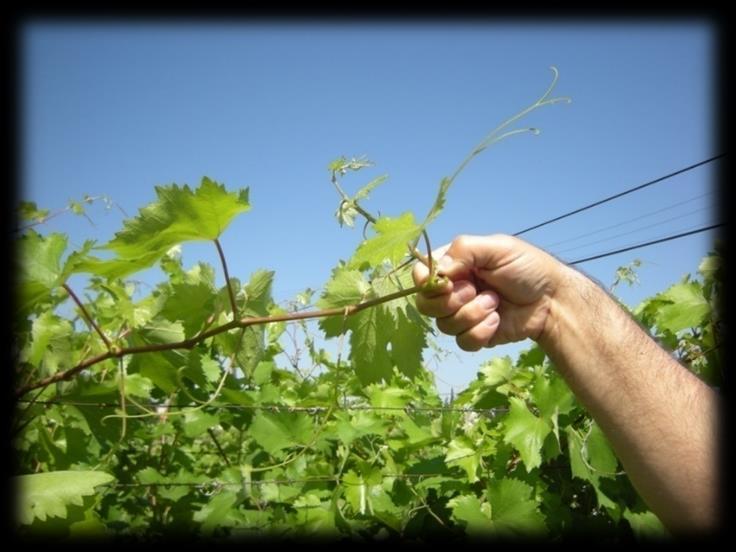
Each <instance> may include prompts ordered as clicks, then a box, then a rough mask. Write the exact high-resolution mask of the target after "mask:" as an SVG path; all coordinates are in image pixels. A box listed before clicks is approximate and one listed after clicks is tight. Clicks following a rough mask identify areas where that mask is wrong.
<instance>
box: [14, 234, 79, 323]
mask: <svg viewBox="0 0 736 552" xmlns="http://www.w3.org/2000/svg"><path fill="white" fill-rule="evenodd" d="M66 246H67V237H66V236H65V235H63V234H58V233H53V234H49V235H47V236H42V235H41V234H39V233H38V232H35V231H34V230H29V231H28V232H27V233H25V234H24V235H23V236H22V237H21V239H20V240H19V241H18V252H19V254H18V256H17V258H16V262H17V263H18V264H19V266H18V271H19V274H20V278H19V280H18V286H19V296H20V297H19V301H18V308H19V310H20V311H21V312H26V311H28V310H30V309H32V308H33V306H34V305H35V304H37V303H38V302H39V301H40V300H41V299H43V298H44V297H45V296H47V295H48V294H49V293H50V291H51V290H52V289H53V288H55V287H56V286H59V285H61V284H62V283H63V282H62V281H61V275H62V267H61V256H62V255H63V253H64V250H65V249H66Z"/></svg>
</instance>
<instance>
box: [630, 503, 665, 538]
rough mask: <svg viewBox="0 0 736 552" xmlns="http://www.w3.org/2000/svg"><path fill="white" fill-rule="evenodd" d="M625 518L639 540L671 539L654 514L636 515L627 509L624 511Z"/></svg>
mask: <svg viewBox="0 0 736 552" xmlns="http://www.w3.org/2000/svg"><path fill="white" fill-rule="evenodd" d="M624 518H625V519H626V521H628V522H629V525H631V530H632V531H633V532H634V535H636V537H637V538H639V539H646V538H652V537H655V538H668V537H670V535H669V533H668V532H667V530H666V529H665V527H664V525H662V522H661V521H659V518H658V517H657V516H655V515H654V514H653V513H652V512H638V513H634V512H632V511H631V510H629V509H628V508H627V509H626V510H625V511H624Z"/></svg>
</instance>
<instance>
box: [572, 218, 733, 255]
mask: <svg viewBox="0 0 736 552" xmlns="http://www.w3.org/2000/svg"><path fill="white" fill-rule="evenodd" d="M725 225H726V223H725V222H720V223H718V224H711V225H710V226H705V227H703V228H696V229H695V230H690V231H689V232H682V233H680V234H675V235H673V236H667V237H665V238H660V239H658V240H652V241H648V242H645V243H640V244H637V245H632V246H629V247H624V248H623V249H616V250H615V251H608V252H607V253H601V254H600V255H593V256H592V257H586V258H584V259H578V260H577V261H573V262H571V263H567V264H570V265H574V264H580V263H584V262H587V261H593V260H595V259H602V258H603V257H610V256H611V255H616V254H618V253H624V252H626V251H632V250H634V249H640V248H642V247H647V246H649V245H654V244H656V243H662V242H666V241H670V240H676V239H678V238H684V237H685V236H691V235H693V234H699V233H700V232H705V231H707V230H712V229H713V228H718V227H719V226H725Z"/></svg>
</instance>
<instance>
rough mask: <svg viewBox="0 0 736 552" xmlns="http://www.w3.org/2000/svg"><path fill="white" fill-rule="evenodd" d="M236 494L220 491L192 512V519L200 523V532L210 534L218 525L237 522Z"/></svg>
mask: <svg viewBox="0 0 736 552" xmlns="http://www.w3.org/2000/svg"><path fill="white" fill-rule="evenodd" d="M237 502H238V494H237V493H236V492H233V491H221V492H219V493H218V494H216V495H215V496H213V497H212V499H210V500H209V501H208V502H207V503H206V504H205V505H204V506H202V508H201V509H200V510H199V511H197V512H194V515H193V516H192V519H194V521H198V522H200V523H201V524H202V532H203V533H204V534H210V533H212V531H214V530H215V528H217V527H219V526H231V525H233V524H235V523H237V519H236V518H235V513H236V512H237V510H236V508H235V504H236V503H237Z"/></svg>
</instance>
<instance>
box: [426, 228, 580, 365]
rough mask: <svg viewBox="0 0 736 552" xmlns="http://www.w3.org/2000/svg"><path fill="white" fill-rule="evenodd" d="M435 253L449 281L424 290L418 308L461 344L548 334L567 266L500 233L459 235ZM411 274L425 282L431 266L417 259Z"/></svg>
mask: <svg viewBox="0 0 736 552" xmlns="http://www.w3.org/2000/svg"><path fill="white" fill-rule="evenodd" d="M433 258H435V259H438V261H437V267H438V269H439V274H440V275H443V276H446V278H447V281H446V282H445V283H444V284H441V285H439V286H436V287H433V289H431V290H429V289H428V290H425V291H423V292H421V293H419V294H418V295H417V298H416V302H417V308H418V309H419V311H420V312H422V313H423V314H426V315H428V316H431V317H434V318H436V319H437V327H438V328H439V330H440V331H442V332H443V333H446V334H448V335H454V336H455V340H456V341H457V344H458V346H459V347H460V348H461V349H463V350H465V351H477V350H479V349H481V348H482V347H492V346H494V345H500V344H503V343H510V342H513V341H521V340H523V339H526V338H528V337H530V338H532V339H534V340H537V341H538V340H540V339H541V338H542V337H543V334H544V332H545V330H546V328H547V326H548V324H549V322H550V311H551V309H552V299H553V297H554V295H555V291H556V290H557V289H558V287H559V286H560V282H561V279H562V270H563V269H564V267H565V265H563V264H562V263H560V262H559V261H558V260H557V259H555V258H554V257H552V256H551V255H549V254H548V253H545V252H544V251H542V250H541V249H538V248H536V247H534V246H532V245H530V244H528V243H526V242H524V241H522V240H520V239H518V238H514V237H512V236H507V235H501V234H496V235H492V236H459V237H457V238H455V240H453V242H452V243H450V244H449V245H446V246H444V247H441V248H440V249H438V250H437V251H436V252H433ZM412 275H413V277H414V281H415V283H416V284H417V285H422V284H423V283H424V282H425V281H426V280H427V277H428V276H429V269H428V268H427V267H426V266H425V265H423V264H421V263H417V265H416V266H415V267H414V272H413V274H412Z"/></svg>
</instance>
